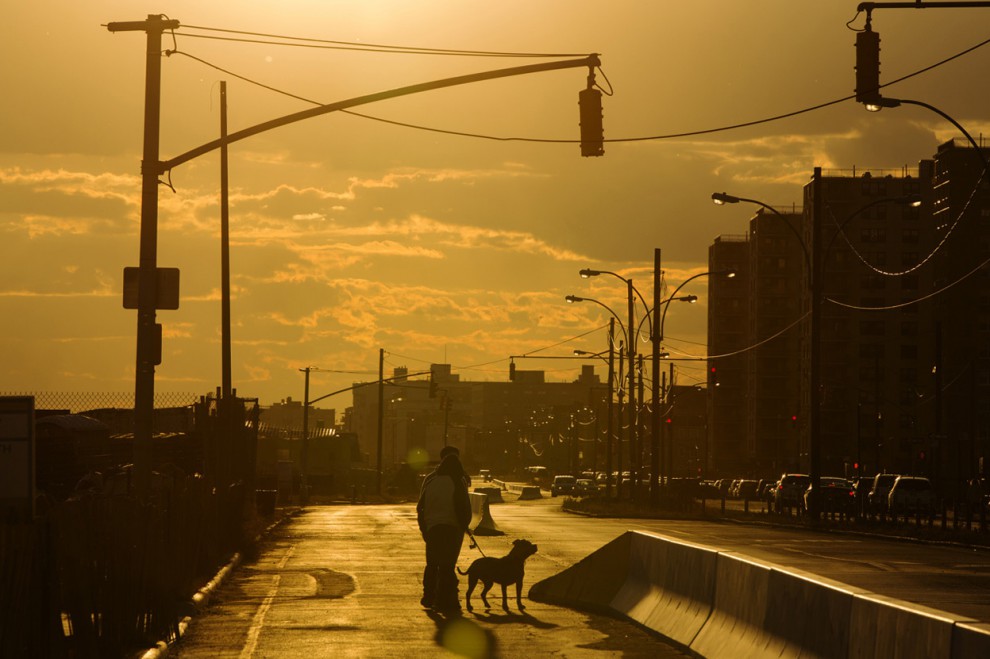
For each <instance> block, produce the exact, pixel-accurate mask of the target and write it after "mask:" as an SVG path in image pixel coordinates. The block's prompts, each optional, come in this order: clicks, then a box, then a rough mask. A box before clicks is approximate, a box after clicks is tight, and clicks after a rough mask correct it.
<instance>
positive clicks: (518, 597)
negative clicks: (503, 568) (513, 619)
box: [516, 577, 526, 611]
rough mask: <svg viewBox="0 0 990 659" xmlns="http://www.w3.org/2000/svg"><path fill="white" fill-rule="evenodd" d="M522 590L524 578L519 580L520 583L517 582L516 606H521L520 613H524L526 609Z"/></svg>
mask: <svg viewBox="0 0 990 659" xmlns="http://www.w3.org/2000/svg"><path fill="white" fill-rule="evenodd" d="M522 588H523V580H522V577H520V578H519V581H517V582H516V604H518V605H519V610H520V611H523V610H525V609H526V607H525V606H523V603H522Z"/></svg>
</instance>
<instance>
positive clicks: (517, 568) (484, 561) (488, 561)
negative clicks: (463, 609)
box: [457, 540, 537, 611]
mask: <svg viewBox="0 0 990 659" xmlns="http://www.w3.org/2000/svg"><path fill="white" fill-rule="evenodd" d="M536 550H537V546H536V545H534V544H533V543H532V542H530V541H529V540H513V541H512V550H511V551H510V552H509V553H508V554H506V555H505V556H502V557H501V558H495V557H493V556H485V557H483V558H479V559H478V560H476V561H475V562H473V563H471V566H470V567H469V568H468V569H467V572H461V568H457V571H458V572H460V573H461V574H462V575H466V576H467V578H468V589H467V598H466V599H467V610H468V611H473V610H474V609H473V608H472V606H471V593H473V592H474V587H475V586H476V585H477V583H478V582H479V581H480V582H481V583H483V584H484V586H485V587H484V588H482V589H481V601H482V602H484V603H485V608H486V609H490V608H492V607H491V605H490V604H489V603H488V598H487V597H486V595H488V591H489V590H491V587H492V586H494V585H495V584H499V585H500V586H502V608H503V609H505V610H506V611H508V610H509V602H508V599H507V595H506V588H507V587H508V586H509V584H516V604H518V605H519V610H520V611H522V610H523V609H525V608H526V607H525V606H523V603H522V587H523V576H524V573H525V563H526V559H527V558H529V557H530V556H532V555H533V554H535V553H536Z"/></svg>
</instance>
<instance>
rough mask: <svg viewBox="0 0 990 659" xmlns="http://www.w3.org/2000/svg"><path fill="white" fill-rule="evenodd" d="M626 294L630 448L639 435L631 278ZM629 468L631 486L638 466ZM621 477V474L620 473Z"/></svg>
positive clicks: (631, 465) (636, 475) (633, 494)
mask: <svg viewBox="0 0 990 659" xmlns="http://www.w3.org/2000/svg"><path fill="white" fill-rule="evenodd" d="M626 289H627V295H628V298H629V312H628V313H629V325H628V327H627V328H626V329H627V330H628V331H629V338H628V339H627V341H628V345H627V346H626V352H628V353H629V365H628V366H629V395H628V402H627V403H626V404H627V405H628V406H629V432H628V437H629V448H630V450H632V449H633V448H635V446H636V438H637V437H638V436H639V432H638V428H636V315H635V312H634V305H633V282H632V279H627V280H626ZM629 469H630V470H632V471H633V474H634V478H633V481H632V482H633V487H635V481H636V480H638V473H639V467H638V466H637V465H636V464H630V465H629ZM619 477H620V478H621V477H622V475H621V474H620V475H619ZM635 497H636V491H635V489H634V490H633V491H632V492H631V493H630V496H629V498H630V499H635Z"/></svg>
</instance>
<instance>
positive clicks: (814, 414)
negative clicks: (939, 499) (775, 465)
mask: <svg viewBox="0 0 990 659" xmlns="http://www.w3.org/2000/svg"><path fill="white" fill-rule="evenodd" d="M821 179H822V168H821V167H815V169H814V174H813V177H812V195H811V196H812V212H811V250H810V252H809V250H808V245H807V244H806V243H805V241H804V239H803V238H802V237H801V234H799V233H798V232H797V229H795V228H794V227H793V226H792V225H791V223H790V222H788V221H787V219H786V218H785V217H784V215H783V213H781V212H780V211H778V210H777V209H776V208H774V207H773V206H770V205H769V204H765V203H763V202H762V201H758V200H756V199H747V198H745V197H735V196H733V195H730V194H726V193H724V192H715V193H713V194H712V201H713V202H715V204H717V205H722V204H737V203H739V202H741V201H744V202H746V203H750V204H756V205H757V206H761V207H762V208H765V209H767V210H768V211H770V212H771V213H773V214H774V215H776V216H777V217H779V218H780V219H781V220H783V222H784V224H786V225H787V226H788V227H789V228H790V229H791V230H792V232H793V233H794V236H795V237H796V238H797V239H798V242H799V243H800V245H801V249H802V250H803V251H804V262H805V266H806V267H807V272H808V290H809V293H810V296H811V300H810V309H809V314H808V315H809V316H810V318H809V323H810V325H811V327H810V332H809V337H808V343H809V344H810V347H811V359H810V364H809V368H808V380H809V385H808V390H809V391H808V397H809V401H808V453H809V469H808V476H809V477H810V479H811V496H810V497H808V514H809V515H810V516H811V519H812V521H813V522H817V521H818V519H819V518H820V517H821V501H820V491H821V407H820V405H819V392H820V391H821V379H822V376H821V336H820V334H821V303H822V280H821V263H822V259H821V256H822V249H821V204H822V185H821Z"/></svg>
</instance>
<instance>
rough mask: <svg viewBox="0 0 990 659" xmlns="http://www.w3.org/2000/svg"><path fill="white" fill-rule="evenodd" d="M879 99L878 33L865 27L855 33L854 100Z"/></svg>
mask: <svg viewBox="0 0 990 659" xmlns="http://www.w3.org/2000/svg"><path fill="white" fill-rule="evenodd" d="M879 99H880V33H879V32H874V31H873V30H870V29H867V30H864V31H863V32H857V33H856V102H857V103H865V104H867V105H871V104H875V103H876V102H877V101H878V100H879Z"/></svg>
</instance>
